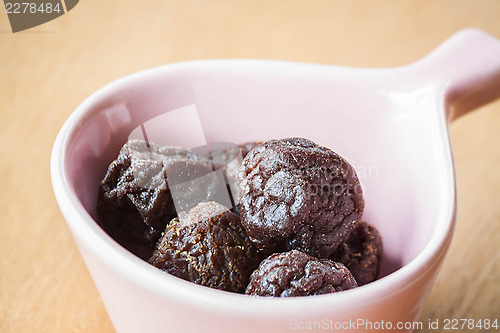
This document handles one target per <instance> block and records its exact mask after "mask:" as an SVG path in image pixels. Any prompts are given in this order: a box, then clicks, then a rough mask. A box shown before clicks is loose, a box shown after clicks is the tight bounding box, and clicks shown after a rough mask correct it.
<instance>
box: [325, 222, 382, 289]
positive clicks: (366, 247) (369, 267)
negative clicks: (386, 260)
mask: <svg viewBox="0 0 500 333" xmlns="http://www.w3.org/2000/svg"><path fill="white" fill-rule="evenodd" d="M330 259H331V260H333V261H338V262H341V263H343V264H344V265H345V266H346V267H347V268H348V269H349V270H350V271H351V273H352V275H353V276H354V278H355V279H356V281H357V282H358V285H359V286H362V285H365V284H367V283H370V282H372V281H375V279H376V278H377V275H378V271H379V268H380V260H381V259H382V237H381V236H380V234H379V232H378V230H377V229H376V228H375V227H374V226H371V225H368V224H367V223H365V222H361V223H359V224H358V226H357V227H356V228H355V229H354V230H353V231H352V232H351V235H350V236H349V238H348V239H347V240H346V241H345V242H343V243H342V244H340V246H339V247H338V248H337V250H336V251H335V252H334V253H333V254H332V255H331V256H330Z"/></svg>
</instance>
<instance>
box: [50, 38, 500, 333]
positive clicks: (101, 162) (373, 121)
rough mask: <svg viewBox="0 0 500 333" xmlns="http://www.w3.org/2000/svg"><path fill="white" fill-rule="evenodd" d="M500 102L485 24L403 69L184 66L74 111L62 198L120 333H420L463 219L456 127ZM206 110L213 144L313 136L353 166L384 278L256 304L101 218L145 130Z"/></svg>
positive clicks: (133, 79) (56, 162) (111, 88)
mask: <svg viewBox="0 0 500 333" xmlns="http://www.w3.org/2000/svg"><path fill="white" fill-rule="evenodd" d="M499 96H500V43H499V41H498V40H496V39H494V38H492V37H491V36H489V35H487V34H485V33H483V32H481V31H478V30H474V29H467V30H464V31H461V32H459V33H457V34H456V35H454V36H453V37H451V38H450V39H449V40H448V41H446V42H445V43H444V44H443V45H441V46H440V47H439V48H438V49H436V50H435V51H434V52H432V53H431V54H429V55H428V56H426V57H424V58H423V59H422V60H420V61H418V62H416V63H414V64H411V65H408V66H404V67H400V68H391V69H357V68H341V67H333V66H324V65H314V64H302V63H290V62H278V61H264V60H210V61H195V62H186V63H177V64H170V65H166V66H162V67H158V68H154V69H150V70H146V71H142V72H139V73H137V74H133V75H130V76H127V77H125V78H122V79H120V80H117V81H115V82H113V83H111V84H109V85H107V86H106V87H104V88H102V89H100V90H99V91H97V92H96V93H94V94H93V95H92V96H90V97H89V98H88V99H86V100H85V101H84V102H83V103H82V104H81V105H80V106H79V107H78V108H77V109H76V110H75V111H74V112H73V114H72V115H71V116H70V118H69V119H68V120H67V122H66V123H65V124H64V126H63V128H62V129H61V131H60V133H59V135H58V137H57V139H56V141H55V144H54V148H53V152H52V159H51V173H52V181H53V187H54V192H55V195H56V199H57V201H58V203H59V206H60V209H61V211H62V213H63V215H64V217H65V219H66V221H67V223H68V225H69V227H70V229H71V231H72V233H73V236H74V238H75V241H76V243H77V245H78V248H79V249H80V252H81V254H82V256H83V258H84V260H85V262H86V264H87V266H88V269H89V271H90V273H91V275H92V278H93V279H94V281H95V284H96V286H97V289H98V290H99V293H100V294H101V296H102V300H103V302H104V305H105V306H106V309H107V311H108V313H109V316H110V318H111V320H112V322H113V325H114V327H115V328H116V330H117V331H118V332H121V333H124V332H133V333H136V332H218V333H222V332H231V333H232V332H252V333H254V332H260V333H264V332H273V333H276V332H290V331H297V330H301V329H308V328H310V329H311V330H316V331H325V330H326V331H327V330H330V331H344V332H370V331H377V332H380V331H384V330H389V328H392V329H394V330H396V329H399V330H400V331H411V330H412V329H413V328H416V327H415V326H414V325H418V322H417V323H416V324H414V323H413V322H415V321H418V320H419V315H420V313H421V311H422V308H423V306H424V303H425V301H426V299H427V296H428V294H429V292H430V289H431V286H432V284H433V282H434V279H435V278H436V275H437V273H438V271H439V268H440V267H441V264H442V262H443V258H444V256H445V253H446V250H447V248H448V245H449V243H450V240H451V236H452V233H453V228H454V223H455V214H456V189H455V178H454V168H453V160H452V153H451V148H450V140H449V136H448V122H449V120H451V119H454V118H455V117H457V116H459V115H461V114H463V113H465V112H468V111H471V110H473V109H474V108H476V107H479V106H481V105H483V104H485V103H487V102H490V101H492V100H494V99H495V98H497V97H499ZM192 104H194V105H195V106H196V108H197V111H198V115H199V119H200V122H201V126H202V128H203V132H204V135H205V138H206V140H207V141H210V142H211V141H225V142H234V143H242V142H246V141H253V140H256V139H257V140H265V139H270V138H281V137H292V136H302V137H306V138H310V139H312V140H314V141H316V142H317V143H319V144H322V145H325V146H328V147H330V148H332V149H333V150H334V151H336V152H338V153H340V154H341V155H342V156H344V157H345V158H346V159H347V160H349V161H350V162H351V163H352V164H353V165H354V166H355V168H356V169H357V172H358V175H359V177H360V180H361V183H362V186H363V189H364V193H365V200H366V209H365V213H364V219H365V220H367V221H368V222H369V223H372V224H374V225H375V226H376V227H377V228H378V229H379V230H380V232H381V234H382V236H383V238H384V246H385V252H384V258H383V265H382V274H381V275H382V277H381V278H380V279H379V280H377V281H375V282H373V283H371V284H368V285H365V286H363V287H359V288H357V289H353V290H349V291H344V292H341V293H335V294H328V295H322V296H316V297H299V298H288V299H279V298H277V299H272V298H257V297H250V296H245V295H239V294H233V293H228V292H223V291H218V290H212V289H209V288H205V287H201V286H198V285H195V284H192V283H189V282H186V281H183V280H181V279H178V278H176V277H173V276H170V275H168V274H165V273H163V272H161V271H160V270H158V269H156V268H154V267H152V266H150V265H149V264H147V263H146V262H144V261H142V260H140V259H139V258H137V257H135V256H134V255H132V254H131V253H129V252H128V251H126V250H125V249H123V248H122V247H120V246H119V245H118V244H117V243H116V242H115V241H113V239H111V238H110V237H109V236H108V235H107V234H106V233H104V232H103V230H101V228H100V227H99V226H98V225H97V224H96V222H95V220H94V218H95V203H96V193H97V188H98V185H99V181H100V179H101V178H102V177H103V175H104V173H105V170H106V167H107V165H108V164H109V163H110V162H111V161H112V160H113V159H114V157H115V156H116V155H117V153H118V150H119V148H120V146H121V145H122V144H124V143H125V142H126V140H127V138H128V136H129V134H130V133H131V131H133V130H134V129H135V128H137V127H138V126H140V125H141V124H142V123H145V122H147V121H148V120H150V119H153V118H155V117H157V116H159V115H161V114H164V113H165V112H167V111H170V110H174V109H177V108H180V107H183V106H186V105H192ZM184 131H185V132H186V133H189V128H187V129H185V130H184ZM464 274H465V273H464ZM384 325H385V326H384ZM423 325H424V328H425V325H426V323H423Z"/></svg>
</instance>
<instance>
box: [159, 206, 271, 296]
mask: <svg viewBox="0 0 500 333" xmlns="http://www.w3.org/2000/svg"><path fill="white" fill-rule="evenodd" d="M182 215H184V219H183V220H182V222H181V221H179V218H175V219H173V220H172V221H171V222H170V223H169V224H168V225H167V227H166V229H165V233H164V235H163V236H162V238H161V239H160V241H159V242H158V244H157V245H156V249H155V251H154V253H153V255H152V257H151V258H150V260H149V262H150V263H151V264H152V265H154V266H156V267H158V268H160V269H161V270H163V271H165V272H167V273H169V274H172V275H175V276H177V277H179V278H182V279H184V280H187V281H190V282H194V283H196V284H199V285H202V286H207V287H210V288H215V289H221V290H226V291H232V292H238V293H243V292H244V290H245V288H246V286H247V284H248V281H249V278H250V274H251V273H252V272H253V270H254V269H255V268H256V267H257V266H258V264H259V262H260V260H261V256H260V254H259V253H258V251H257V249H256V248H255V247H254V246H253V244H252V243H251V242H250V240H249V239H248V236H247V235H246V232H245V229H244V228H243V226H242V225H241V222H240V217H239V216H238V215H236V214H234V213H232V212H230V211H229V210H228V209H227V208H226V207H224V206H222V205H220V204H218V203H215V202H204V203H200V204H199V205H197V206H196V207H195V208H193V209H191V210H190V211H189V212H188V213H182Z"/></svg>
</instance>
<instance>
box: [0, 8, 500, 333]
mask: <svg viewBox="0 0 500 333" xmlns="http://www.w3.org/2000/svg"><path fill="white" fill-rule="evenodd" d="M469 26H474V27H477V28H480V29H483V30H485V31H487V32H489V33H490V34H492V35H494V36H496V37H500V1H498V0H490V1H487V0H478V1H475V0H439V1H434V0H433V1H431V0H402V1H375V0H374V1H356V0H332V1H328V0H316V1H305V0H283V1H267V0H248V1H247V0H245V1H239V0H236V1H235V0H227V1H206V0H205V1H203V0H184V1H181V0H177V1H171V0H158V1H156V0H145V1H137V0H136V1H133V0H119V1H118V0H113V1H101V0H82V1H80V3H79V4H78V5H77V6H76V7H75V8H74V9H73V10H71V11H70V12H68V13H67V14H65V15H63V16H61V17H59V18H58V19H56V20H53V21H51V22H48V23H46V24H43V25H41V26H38V27H35V28H33V29H30V30H27V31H25V32H19V33H15V34H13V33H12V32H11V31H10V26H9V23H8V20H7V15H6V14H5V12H4V11H3V8H2V11H1V12H0V105H2V107H1V108H0V149H1V159H0V174H1V175H3V177H4V179H2V180H1V183H0V184H1V191H0V212H1V214H0V216H1V219H0V332H51V333H56V332H113V327H112V324H111V322H110V320H109V318H108V316H107V314H106V311H105V308H104V306H103V304H102V302H101V300H100V298H99V295H98V293H97V291H96V289H95V286H94V284H93V282H92V280H91V278H90V275H89V273H88V271H87V269H86V267H85V265H84V263H83V261H82V259H81V257H80V255H79V253H78V250H77V248H76V246H75V244H74V242H73V239H72V236H71V234H70V232H69V229H68V228H67V226H66V224H65V222H64V220H63V217H62V215H61V214H60V212H59V209H58V207H57V205H56V201H55V199H54V196H53V193H52V187H51V182H50V174H49V159H50V152H51V147H52V144H53V142H54V139H55V137H56V135H57V132H58V131H59V129H60V127H61V126H62V124H63V122H64V121H65V119H66V118H67V117H68V116H69V114H70V113H71V112H72V111H73V109H74V108H75V107H76V106H77V105H78V104H79V103H80V102H81V101H82V100H83V99H84V98H86V97H87V96H88V95H90V94H91V93H92V92H93V91H95V90H96V89H98V88H99V87H101V86H103V85H104V84H106V83H108V82H110V81H112V80H115V79H117V78H119V77H121V76H124V75H126V74H129V73H133V72H135V71H138V70H141V69H145V68H149V67H153V66H158V65H162V64H165V63H170V62H176V61H184V60H192V59H204V58H266V59H280V60H291V61H302V62H313V63H321V64H332V65H342V66H358V67H391V66H399V65H404V64H407V63H410V62H412V61H415V60H417V59H419V58H420V57H421V56H423V55H424V54H426V53H427V52H429V51H430V50H432V49H433V48H434V47H436V46H437V45H438V44H439V43H441V42H442V41H444V40H445V39H446V38H448V37H449V36H450V35H452V34H453V33H454V32H456V31H458V30H460V29H461V28H464V27H469ZM499 129H500V102H499V101H497V102H495V103H491V104H489V105H487V106H485V107H483V108H481V109H479V110H477V111H475V112H473V113H471V114H468V115H466V116H464V117H462V118H460V119H458V120H457V121H455V122H454V123H453V124H452V125H451V127H450V131H451V137H452V143H453V148H454V154H455V164H456V170H457V183H458V204H459V208H458V222H457V228H456V231H455V236H454V239H453V243H452V245H451V248H450V250H449V253H448V256H447V258H446V261H445V263H444V265H443V267H442V270H441V272H440V274H439V277H438V279H437V281H436V283H435V285H434V288H433V290H432V293H431V295H430V297H429V299H428V302H427V304H426V307H425V310H424V312H423V314H422V316H421V320H422V321H425V322H427V321H428V320H429V319H431V320H435V319H437V318H439V319H440V320H444V319H445V318H472V319H484V318H489V319H495V318H498V319H499V320H500V283H499V282H500V245H499V244H500V205H498V202H499V198H500V195H499V191H500V171H499V168H498V166H499V165H500V148H499V143H500V130H499ZM467 331H469V330H467ZM470 331H471V332H472V331H478V332H479V331H485V330H479V329H475V330H470Z"/></svg>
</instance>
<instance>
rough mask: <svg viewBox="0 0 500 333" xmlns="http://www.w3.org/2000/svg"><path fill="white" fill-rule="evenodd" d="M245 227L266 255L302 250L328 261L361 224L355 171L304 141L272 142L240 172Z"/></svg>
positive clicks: (251, 156) (256, 151)
mask: <svg viewBox="0 0 500 333" xmlns="http://www.w3.org/2000/svg"><path fill="white" fill-rule="evenodd" d="M239 180H240V191H241V201H240V206H241V207H240V211H241V218H242V224H243V226H244V227H245V229H246V230H247V233H248V235H249V237H250V239H251V240H252V241H253V242H254V243H255V244H256V246H257V248H259V250H261V251H262V252H263V253H264V254H266V255H269V254H271V253H274V252H284V251H289V250H292V249H297V250H300V251H302V252H305V253H307V254H310V255H312V256H315V257H319V258H328V257H329V256H330V255H331V254H332V253H333V252H334V251H335V250H336V249H337V247H338V246H339V245H340V244H341V243H342V242H343V241H344V240H345V239H347V237H348V236H349V234H351V232H352V230H353V229H354V227H355V226H356V224H357V223H358V221H359V220H360V219H361V215H362V213H363V208H364V200H363V194H362V189H361V185H360V184H359V180H358V177H357V175H356V172H355V170H354V168H353V167H352V166H351V165H350V164H349V163H348V162H347V161H346V160H345V159H343V158H342V157H341V156H339V155H338V154H336V153H335V152H333V151H332V150H330V149H328V148H326V147H322V146H320V145H317V144H315V143H314V142H312V141H310V140H307V139H303V138H288V139H280V140H270V141H267V142H264V143H262V144H260V145H258V146H256V147H255V148H254V149H252V150H251V151H250V152H249V153H248V155H247V156H246V157H245V159H244V160H243V162H242V165H241V167H240V169H239Z"/></svg>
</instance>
